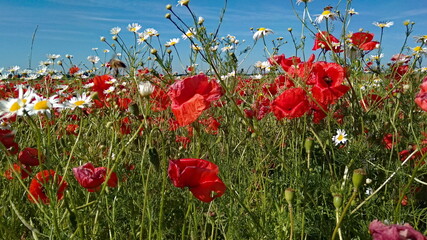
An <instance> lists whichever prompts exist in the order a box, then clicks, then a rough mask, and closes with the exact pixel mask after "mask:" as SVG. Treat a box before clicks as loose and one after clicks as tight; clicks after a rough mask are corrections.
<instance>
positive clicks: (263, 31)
mask: <svg viewBox="0 0 427 240" xmlns="http://www.w3.org/2000/svg"><path fill="white" fill-rule="evenodd" d="M270 34H273V30H271V29H269V28H258V29H257V31H256V32H255V33H254V35H253V39H254V40H258V39H260V38H263V37H264V36H267V35H270Z"/></svg>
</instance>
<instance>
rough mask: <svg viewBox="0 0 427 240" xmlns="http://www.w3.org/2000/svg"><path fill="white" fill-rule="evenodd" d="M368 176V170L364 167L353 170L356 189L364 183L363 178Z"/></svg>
mask: <svg viewBox="0 0 427 240" xmlns="http://www.w3.org/2000/svg"><path fill="white" fill-rule="evenodd" d="M365 176H366V171H365V169H363V168H359V169H356V170H354V171H353V187H354V189H356V190H357V189H359V187H360V186H361V185H362V183H363V179H364V178H365Z"/></svg>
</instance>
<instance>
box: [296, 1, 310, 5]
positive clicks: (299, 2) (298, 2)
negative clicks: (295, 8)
mask: <svg viewBox="0 0 427 240" xmlns="http://www.w3.org/2000/svg"><path fill="white" fill-rule="evenodd" d="M311 1H313V0H297V4H298V5H300V4H301V3H309V2H311Z"/></svg>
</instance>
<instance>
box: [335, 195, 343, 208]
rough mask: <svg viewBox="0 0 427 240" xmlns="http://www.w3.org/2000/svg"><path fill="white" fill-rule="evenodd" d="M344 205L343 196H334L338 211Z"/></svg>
mask: <svg viewBox="0 0 427 240" xmlns="http://www.w3.org/2000/svg"><path fill="white" fill-rule="evenodd" d="M341 205H342V195H341V194H335V195H334V206H335V208H336V209H338V208H340V207H341Z"/></svg>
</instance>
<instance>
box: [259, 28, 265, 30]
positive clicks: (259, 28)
mask: <svg viewBox="0 0 427 240" xmlns="http://www.w3.org/2000/svg"><path fill="white" fill-rule="evenodd" d="M265 29H266V28H258V31H265Z"/></svg>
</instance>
